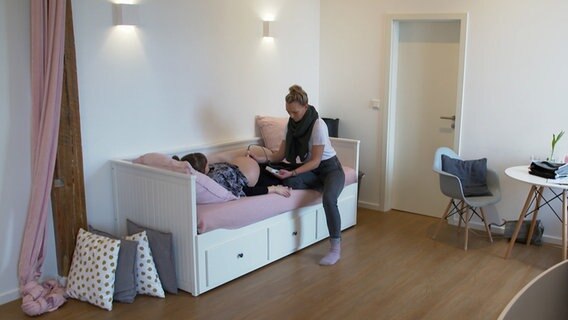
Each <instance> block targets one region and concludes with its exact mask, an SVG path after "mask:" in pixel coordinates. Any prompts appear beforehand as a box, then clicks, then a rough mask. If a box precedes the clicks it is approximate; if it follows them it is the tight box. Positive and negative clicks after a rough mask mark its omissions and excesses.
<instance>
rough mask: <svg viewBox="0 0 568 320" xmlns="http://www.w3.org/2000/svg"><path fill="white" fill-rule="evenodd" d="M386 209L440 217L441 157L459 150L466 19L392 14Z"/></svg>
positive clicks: (383, 198)
mask: <svg viewBox="0 0 568 320" xmlns="http://www.w3.org/2000/svg"><path fill="white" fill-rule="evenodd" d="M388 22H389V28H388V34H389V35H390V39H389V40H390V41H389V42H388V43H389V59H388V60H387V61H388V68H387V69H388V78H387V88H388V90H387V99H386V100H385V101H387V106H386V116H385V117H384V122H383V128H384V131H383V157H382V161H383V162H382V168H383V172H384V174H383V177H382V183H381V184H382V189H383V191H382V196H381V199H380V201H381V202H380V204H381V209H382V210H383V211H388V210H391V209H396V210H401V211H407V212H412V213H417V214H422V215H428V216H434V217H440V216H441V214H442V213H443V211H444V208H445V206H446V205H447V199H446V197H444V196H443V195H442V194H441V192H440V190H439V182H438V176H437V175H436V174H435V173H434V172H433V171H432V161H433V157H434V152H435V151H436V149H437V148H438V147H441V146H445V147H450V148H453V149H454V150H456V152H458V153H459V145H460V124H461V109H462V101H463V86H464V68H465V67H464V66H465V63H464V62H465V45H466V35H467V14H443V15H429V14H426V15H422V14H416V15H392V16H389V19H388Z"/></svg>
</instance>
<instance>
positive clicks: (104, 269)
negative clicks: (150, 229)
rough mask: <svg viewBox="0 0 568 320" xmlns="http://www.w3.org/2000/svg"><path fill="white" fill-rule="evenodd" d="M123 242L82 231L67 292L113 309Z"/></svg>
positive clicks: (77, 297) (69, 294) (68, 294)
mask: <svg viewBox="0 0 568 320" xmlns="http://www.w3.org/2000/svg"><path fill="white" fill-rule="evenodd" d="M119 249H120V240H116V239H110V238H107V237H103V236H99V235H96V234H93V233H90V232H88V231H85V230H83V229H79V233H78V234H77V243H76V245H75V251H74V252H73V261H72V263H71V269H70V270H69V276H68V278H67V287H66V290H65V293H66V294H67V296H69V297H71V298H75V299H79V300H81V301H86V302H89V303H91V304H93V305H95V306H98V307H101V308H103V309H107V310H109V311H110V310H112V296H113V293H114V277H115V273H116V265H117V261H118V251H119Z"/></svg>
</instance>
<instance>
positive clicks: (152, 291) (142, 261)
mask: <svg viewBox="0 0 568 320" xmlns="http://www.w3.org/2000/svg"><path fill="white" fill-rule="evenodd" d="M124 239H126V240H134V241H138V250H136V292H138V293H139V294H146V295H149V296H155V297H160V298H164V297H165V294H164V289H163V288H162V283H161V282H160V277H159V276H158V271H157V270H156V265H155V264H154V258H152V251H151V250H150V244H149V242H148V236H146V231H142V232H139V233H135V234H133V235H130V236H126V237H124Z"/></svg>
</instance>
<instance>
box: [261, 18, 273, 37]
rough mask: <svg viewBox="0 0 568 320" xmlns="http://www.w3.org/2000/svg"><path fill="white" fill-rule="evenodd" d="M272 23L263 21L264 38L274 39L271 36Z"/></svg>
mask: <svg viewBox="0 0 568 320" xmlns="http://www.w3.org/2000/svg"><path fill="white" fill-rule="evenodd" d="M270 22H271V21H262V36H263V37H264V38H272V35H270Z"/></svg>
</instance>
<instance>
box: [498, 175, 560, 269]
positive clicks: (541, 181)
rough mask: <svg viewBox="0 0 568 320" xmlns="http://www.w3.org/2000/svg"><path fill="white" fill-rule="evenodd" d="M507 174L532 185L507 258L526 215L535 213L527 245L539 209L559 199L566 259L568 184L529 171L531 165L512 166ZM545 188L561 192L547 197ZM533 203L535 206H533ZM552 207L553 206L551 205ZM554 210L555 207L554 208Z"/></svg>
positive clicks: (528, 241) (506, 255) (507, 256)
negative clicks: (567, 198)
mask: <svg viewBox="0 0 568 320" xmlns="http://www.w3.org/2000/svg"><path fill="white" fill-rule="evenodd" d="M505 174H506V175H507V176H509V177H511V178H513V179H515V180H517V181H520V182H524V183H526V184H529V185H530V190H529V193H528V195H527V199H526V201H525V205H524V206H523V209H522V210H521V213H520V214H519V220H518V221H517V225H516V226H515V231H514V232H513V237H512V238H511V242H509V246H508V247H507V252H506V253H505V259H507V258H509V255H510V254H511V250H512V249H513V245H514V244H515V240H517V236H518V235H519V230H520V229H521V225H522V223H523V220H524V218H525V217H527V216H528V215H530V214H531V213H532V214H533V217H532V222H531V226H530V229H529V234H528V237H527V245H528V244H530V240H531V238H532V235H533V232H534V227H535V225H536V223H535V222H536V218H537V216H538V209H539V208H540V207H542V206H543V205H545V204H549V203H550V202H551V201H553V200H554V199H558V200H560V201H561V202H562V218H561V220H562V259H563V260H566V247H567V242H566V234H567V229H566V226H567V225H566V219H567V216H568V214H567V207H566V206H567V202H566V191H567V190H568V184H559V183H554V182H553V181H554V180H553V179H547V178H541V177H539V176H535V175H532V174H530V173H529V167H528V166H526V165H524V166H516V167H510V168H507V169H506V170H505ZM544 188H550V189H557V190H560V193H558V192H554V191H553V195H554V196H552V197H548V198H547V197H545V195H544ZM541 201H544V204H543V205H541ZM531 204H533V206H531ZM530 207H533V210H531V211H529V209H530ZM551 208H552V207H551ZM553 210H554V209H553Z"/></svg>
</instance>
